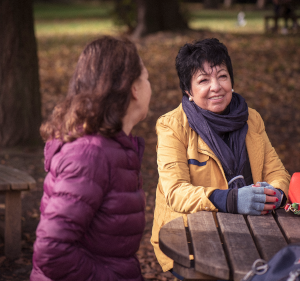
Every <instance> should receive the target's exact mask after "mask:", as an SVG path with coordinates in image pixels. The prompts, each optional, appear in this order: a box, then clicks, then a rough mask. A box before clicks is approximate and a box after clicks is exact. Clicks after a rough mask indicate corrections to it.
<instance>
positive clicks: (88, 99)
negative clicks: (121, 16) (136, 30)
mask: <svg viewBox="0 0 300 281" xmlns="http://www.w3.org/2000/svg"><path fill="white" fill-rule="evenodd" d="M141 72H142V63H141V60H140V57H139V55H138V52H137V49H136V47H135V45H134V43H132V42H130V41H129V40H128V39H125V38H122V39H117V38H113V37H110V36H103V37H101V38H99V39H97V40H95V41H93V42H91V43H90V44H88V45H87V46H86V47H85V49H84V50H83V51H82V53H81V55H80V57H79V60H78V63H77V66H76V69H75V72H74V75H73V77H72V78H71V80H70V84H69V90H68V94H67V97H66V99H65V100H64V101H63V102H62V103H60V104H58V105H57V106H56V107H55V109H54V111H53V113H52V116H51V117H50V119H49V120H48V121H47V122H46V123H45V124H43V125H42V127H41V129H40V131H41V135H42V137H43V139H44V140H49V139H52V138H59V139H61V140H63V141H64V142H69V141H73V140H75V139H77V138H79V137H81V136H83V135H85V134H97V133H98V134H101V135H103V136H106V137H111V136H114V135H115V134H116V133H118V132H119V131H121V130H122V126H123V124H122V119H123V117H124V116H125V114H126V111H127V108H128V106H129V103H130V99H131V86H132V84H133V82H134V81H135V80H136V79H137V78H138V77H139V76H140V75H141Z"/></svg>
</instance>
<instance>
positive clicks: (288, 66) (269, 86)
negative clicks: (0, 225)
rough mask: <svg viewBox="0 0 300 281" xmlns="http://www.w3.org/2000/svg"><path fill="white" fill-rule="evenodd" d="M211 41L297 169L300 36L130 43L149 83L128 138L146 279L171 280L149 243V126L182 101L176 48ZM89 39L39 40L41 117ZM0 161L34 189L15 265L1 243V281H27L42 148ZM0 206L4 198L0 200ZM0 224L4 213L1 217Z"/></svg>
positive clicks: (17, 151)
mask: <svg viewBox="0 0 300 281" xmlns="http://www.w3.org/2000/svg"><path fill="white" fill-rule="evenodd" d="M207 37H216V38H219V39H220V41H221V42H223V43H225V45H226V46H227V47H228V50H229V53H230V55H231V58H232V62H233V69H234V75H235V87H234V89H235V91H236V92H238V93H240V94H242V95H243V96H244V97H245V98H246V101H247V103H248V105H249V106H251V107H253V108H255V109H256V110H257V111H258V112H259V113H260V114H261V115H262V117H263V119H264V121H265V125H266V130H267V133H268V135H269V138H270V140H271V142H272V144H273V146H274V147H275V149H276V151H277V153H278V154H279V156H280V157H281V159H282V161H283V163H284V165H285V167H286V168H287V170H288V171H289V172H290V173H291V174H292V173H294V172H296V171H299V170H300V127H298V124H299V121H300V110H299V109H300V79H299V77H300V61H299V57H300V38H299V36H298V37H297V36H294V35H289V36H279V35H274V36H273V35H270V36H265V35H234V34H220V33H212V32H209V31H199V32H188V33H184V34H182V33H158V34H155V35H152V36H148V37H146V38H144V39H142V40H139V41H137V42H136V43H137V46H138V49H139V52H140V55H141V57H142V59H143V60H144V63H145V65H146V67H147V68H148V70H149V74H150V81H151V84H152V90H153V94H152V99H151V103H150V111H149V114H148V117H147V119H146V120H145V121H143V122H141V123H140V124H139V125H138V126H136V128H135V129H134V134H136V135H139V136H142V137H144V138H145V141H146V150H145V155H144V160H143V165H142V173H143V178H144V190H145V192H146V195H147V206H146V220H147V224H146V228H145V232H144V236H143V239H142V242H141V246H140V249H139V251H138V257H139V260H140V262H141V268H142V273H143V276H144V278H145V279H146V280H174V277H172V275H171V274H170V273H162V271H161V268H160V266H159V264H158V263H157V260H156V258H155V255H154V252H153V248H152V246H151V244H150V242H149V240H150V236H151V229H152V220H153V211H154V205H155V189H156V184H157V180H158V174H157V165H156V152H155V146H156V134H155V122H156V120H157V118H158V117H159V116H160V115H162V114H163V113H165V112H168V111H170V110H172V109H174V108H175V107H176V106H177V105H178V104H179V103H180V100H181V92H180V90H179V87H178V78H177V75H176V71H175V66H174V64H175V63H174V60H175V57H176V54H177V52H178V50H179V48H180V46H182V45H183V44H185V43H186V42H191V41H193V40H195V39H201V38H207ZM92 39H93V38H90V37H88V36H86V37H80V38H78V37H76V38H72V37H64V38H62V37H61V38H44V37H41V38H38V47H39V60H40V79H41V93H42V99H43V107H42V112H43V116H44V118H45V117H46V116H48V115H49V113H50V112H51V110H52V109H53V106H54V105H55V104H56V103H57V102H58V101H59V100H60V99H61V98H62V97H63V96H64V94H65V93H66V89H67V86H68V80H69V78H70V76H71V75H72V69H74V66H75V64H76V61H77V58H78V55H79V53H80V51H81V50H82V49H83V47H84V45H85V44H86V43H87V42H89V41H91V40H92ZM0 163H1V164H4V165H8V166H12V167H15V168H18V169H20V170H23V171H26V172H28V173H29V174H30V175H32V176H33V177H34V178H35V179H36V181H37V187H36V189H35V190H32V191H30V192H24V193H23V195H22V198H23V201H22V212H23V216H22V255H21V257H20V258H19V259H17V260H13V261H11V260H8V259H7V258H5V256H4V251H3V240H0V281H1V280H14V281H21V280H29V275H30V272H31V268H32V263H31V258H32V246H33V242H34V240H35V229H36V226H37V224H38V222H39V204H40V199H41V196H42V184H43V180H44V177H45V172H44V169H43V148H42V147H39V148H10V149H2V150H0ZM0 200H2V201H3V198H1V197H0ZM2 218H3V215H2Z"/></svg>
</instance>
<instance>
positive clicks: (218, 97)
mask: <svg viewBox="0 0 300 281" xmlns="http://www.w3.org/2000/svg"><path fill="white" fill-rule="evenodd" d="M221 98H223V96H217V97H212V98H209V99H210V100H218V99H221Z"/></svg>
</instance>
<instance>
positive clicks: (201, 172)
mask: <svg viewBox="0 0 300 281" xmlns="http://www.w3.org/2000/svg"><path fill="white" fill-rule="evenodd" d="M191 154H192V155H188V166H189V169H190V177H191V184H192V185H195V186H204V187H207V186H210V185H211V158H210V157H209V156H208V155H206V154H202V153H199V152H197V153H191Z"/></svg>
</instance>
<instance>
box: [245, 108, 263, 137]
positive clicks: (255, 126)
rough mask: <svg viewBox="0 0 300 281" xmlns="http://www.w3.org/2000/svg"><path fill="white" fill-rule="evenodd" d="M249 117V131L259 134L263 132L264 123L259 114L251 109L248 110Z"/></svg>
mask: <svg viewBox="0 0 300 281" xmlns="http://www.w3.org/2000/svg"><path fill="white" fill-rule="evenodd" d="M248 110H249V117H248V126H249V130H251V131H255V132H257V133H260V132H261V131H263V130H265V125H264V121H263V119H262V118H261V116H260V114H259V113H258V112H257V111H256V110H255V109H253V108H250V107H249V108H248Z"/></svg>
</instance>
